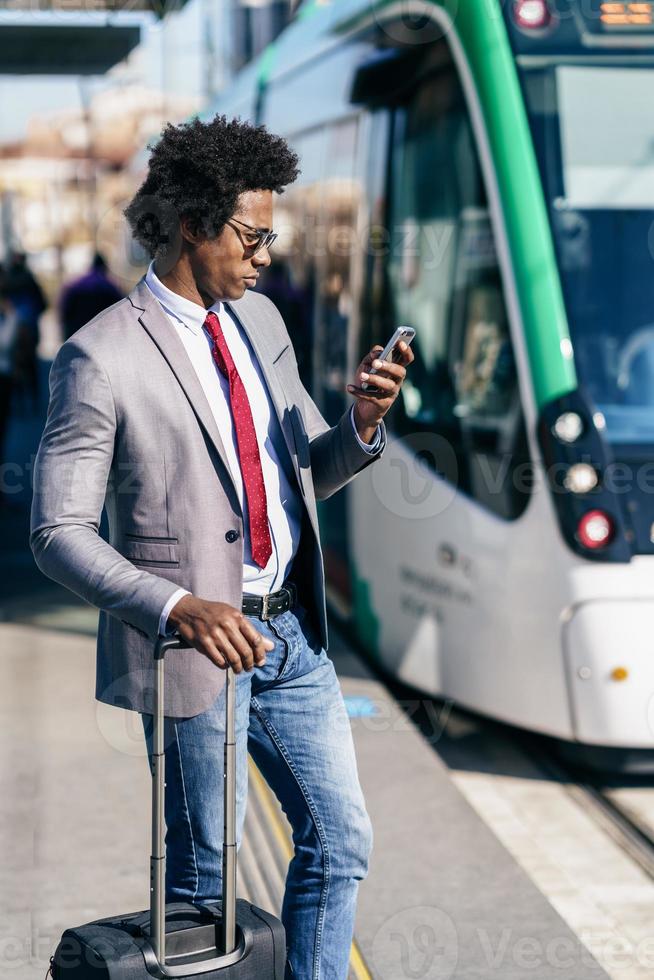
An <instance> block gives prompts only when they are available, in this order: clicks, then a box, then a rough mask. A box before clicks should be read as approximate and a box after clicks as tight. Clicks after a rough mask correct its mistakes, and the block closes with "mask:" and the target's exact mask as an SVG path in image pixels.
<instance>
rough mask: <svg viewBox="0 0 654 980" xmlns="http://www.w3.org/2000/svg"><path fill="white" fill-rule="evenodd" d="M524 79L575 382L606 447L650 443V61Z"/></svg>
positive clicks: (653, 434)
mask: <svg viewBox="0 0 654 980" xmlns="http://www.w3.org/2000/svg"><path fill="white" fill-rule="evenodd" d="M541 64H542V63H541ZM523 81H524V83H525V90H526V95H527V104H528V108H529V113H530V122H531V127H532V133H533V136H534V141H535V146H536V152H537V156H538V160H539V165H540V168H541V174H542V177H543V181H544V184H545V191H546V195H547V199H548V205H549V211H550V219H551V224H552V228H553V233H554V239H555V247H556V250H557V256H558V263H559V269H560V273H561V280H562V286H563V293H564V298H565V303H566V308H567V314H568V320H569V325H570V333H571V337H572V343H573V350H574V357H575V363H576V368H577V374H578V377H579V381H580V383H581V384H582V385H583V386H584V387H585V388H586V390H587V391H588V392H589V394H590V395H591V397H592V399H593V401H594V402H595V404H596V406H597V408H599V409H600V411H601V412H602V413H603V414H604V416H605V419H606V426H607V435H608V438H609V440H610V441H611V442H613V443H631V444H635V443H643V442H654V112H653V110H652V106H654V65H652V67H642V66H641V67H632V66H627V65H624V64H615V63H613V64H604V65H601V66H600V65H597V64H595V65H592V66H589V65H583V64H560V63H559V64H556V65H551V66H547V67H540V68H538V69H530V70H527V71H526V72H525V74H524V75H523Z"/></svg>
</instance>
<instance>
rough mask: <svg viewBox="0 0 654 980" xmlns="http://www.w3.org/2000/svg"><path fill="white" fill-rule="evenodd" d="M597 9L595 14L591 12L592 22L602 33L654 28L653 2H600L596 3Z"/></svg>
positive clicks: (620, 0) (606, 0)
mask: <svg viewBox="0 0 654 980" xmlns="http://www.w3.org/2000/svg"><path fill="white" fill-rule="evenodd" d="M598 8H599V9H598V11H597V12H595V11H593V16H592V22H593V26H595V28H596V29H597V28H598V27H599V30H600V31H601V32H602V33H605V32H607V31H609V32H613V31H625V30H627V31H629V30H636V31H637V30H642V29H643V28H645V29H648V28H649V29H650V30H652V29H653V28H654V2H646V3H641V2H638V3H631V2H629V0H619V2H614V0H602V2H599V3H598ZM598 15H599V16H598Z"/></svg>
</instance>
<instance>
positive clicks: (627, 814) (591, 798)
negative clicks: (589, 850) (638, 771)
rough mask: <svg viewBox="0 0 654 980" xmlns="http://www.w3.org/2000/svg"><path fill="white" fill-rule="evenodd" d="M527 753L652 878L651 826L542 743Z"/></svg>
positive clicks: (612, 792) (653, 841)
mask: <svg viewBox="0 0 654 980" xmlns="http://www.w3.org/2000/svg"><path fill="white" fill-rule="evenodd" d="M529 754H530V755H531V756H532V758H533V760H534V762H536V763H537V764H538V765H539V766H540V767H541V768H542V769H543V770H544V771H545V772H546V773H547V775H549V776H550V777H551V778H552V779H556V780H557V782H559V783H560V784H561V785H562V786H563V787H564V789H565V790H566V792H567V793H568V795H569V796H570V797H571V798H572V799H573V800H574V801H575V802H576V803H577V804H578V805H580V806H581V807H582V808H583V809H584V810H585V811H586V812H587V813H589V814H590V815H591V816H592V817H593V819H594V820H595V821H596V823H597V824H599V825H600V826H601V827H602V829H603V830H604V831H605V833H606V834H608V835H609V836H610V837H611V839H612V840H613V841H615V843H616V844H617V845H618V846H619V847H621V848H622V850H623V851H625V852H626V853H627V854H628V855H629V857H630V858H631V859H632V860H633V861H635V862H636V863H637V864H638V865H639V866H640V867H641V868H642V869H643V871H645V872H646V874H647V875H649V877H650V878H652V879H653V880H654V826H652V825H650V824H649V823H648V822H647V821H646V820H645V819H643V818H642V817H641V816H640V815H639V814H638V813H637V812H636V811H635V809H634V808H632V807H629V806H625V805H624V804H623V803H622V802H621V801H620V800H619V799H618V798H617V791H616V789H615V788H611V787H610V786H607V785H606V784H605V783H604V782H603V781H602V780H601V777H599V776H598V777H594V776H593V775H592V774H591V773H588V772H587V771H585V770H581V769H577V768H575V767H573V766H570V765H569V764H565V763H563V762H562V761H561V760H560V759H558V758H556V757H555V756H554V755H553V754H552V752H551V751H547V750H545V749H544V748H543V746H542V745H539V746H538V748H537V749H536V748H535V747H533V746H530V747H529Z"/></svg>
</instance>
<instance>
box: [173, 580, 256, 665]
mask: <svg viewBox="0 0 654 980" xmlns="http://www.w3.org/2000/svg"><path fill="white" fill-rule="evenodd" d="M167 627H168V628H174V629H176V630H177V632H178V633H179V635H180V636H181V637H182V639H183V640H185V641H186V642H187V643H188V644H189V645H190V646H192V647H195V649H196V650H199V651H200V653H204V654H205V656H207V657H208V658H209V660H212V661H213V663H215V664H216V666H217V667H221V668H222V669H223V670H225V669H226V668H227V666H228V665H229V666H231V667H232V669H233V671H234V673H235V674H240V673H241V671H242V670H252V669H253V668H254V667H262V666H263V665H264V664H265V662H266V650H272V649H273V648H274V646H275V644H274V643H273V641H272V640H269V639H267V638H266V637H264V636H262V635H261V633H259V631H258V630H257V629H256V628H255V627H254V626H253V625H252V623H251V622H250V621H249V619H248V618H247V616H245V615H244V614H243V613H242V612H241V611H240V609H235V608H234V606H230V605H228V604H227V603H226V602H211V601H210V600H208V599H198V598H197V597H196V596H194V595H185V596H182V598H181V599H180V600H179V602H177V603H176V604H175V605H174V606H173V608H172V609H171V611H170V613H169V615H168V620H167Z"/></svg>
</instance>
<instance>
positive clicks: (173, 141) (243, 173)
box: [124, 116, 299, 258]
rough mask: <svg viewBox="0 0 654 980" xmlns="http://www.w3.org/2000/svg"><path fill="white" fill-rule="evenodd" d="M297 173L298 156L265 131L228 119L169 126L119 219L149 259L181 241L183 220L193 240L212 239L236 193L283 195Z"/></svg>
mask: <svg viewBox="0 0 654 980" xmlns="http://www.w3.org/2000/svg"><path fill="white" fill-rule="evenodd" d="M298 173H299V169H298V157H297V154H295V153H294V152H293V150H291V149H290V147H289V145H288V143H287V142H286V140H285V139H283V138H282V137H281V136H274V135H273V134H272V133H269V132H268V131H267V129H266V127H265V126H252V125H251V124H250V123H247V122H242V121H241V119H238V118H237V119H231V120H228V119H227V117H226V116H215V117H214V118H213V119H211V120H210V121H209V122H202V121H201V120H200V119H192V120H191V121H190V122H187V123H182V124H180V125H178V126H174V125H173V124H172V123H168V125H167V126H166V127H165V129H164V130H163V133H162V134H161V138H160V139H159V141H158V142H157V143H156V144H155V146H154V147H152V152H151V154H150V159H149V162H148V174H147V176H146V178H145V180H144V182H143V184H142V185H141V187H140V188H139V190H138V191H137V192H136V194H135V195H134V198H133V199H132V201H131V202H130V204H129V205H128V206H127V208H125V212H124V214H125V217H126V218H127V221H128V222H129V226H130V228H131V229H132V234H133V236H134V238H135V239H136V241H137V242H139V243H140V244H141V245H142V246H143V247H144V248H145V249H146V251H147V252H148V253H149V254H150V256H151V257H152V258H154V257H156V256H158V255H161V254H165V253H167V252H168V251H169V249H170V248H171V247H174V246H175V243H176V242H178V241H179V220H180V218H181V217H182V216H184V217H186V218H187V219H188V220H189V221H190V222H191V223H192V226H193V227H194V228H195V230H196V234H202V235H203V236H204V237H205V238H215V237H216V236H217V235H219V234H220V232H221V231H222V229H223V227H224V226H225V223H226V222H227V221H228V220H229V218H231V216H232V215H233V214H234V212H235V211H236V209H237V200H238V196H239V194H241V193H243V192H244V191H254V190H271V191H276V192H277V193H278V194H281V193H282V191H283V190H284V187H285V186H286V185H287V184H291V183H292V182H293V181H294V180H295V178H296V177H297V175H298Z"/></svg>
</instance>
